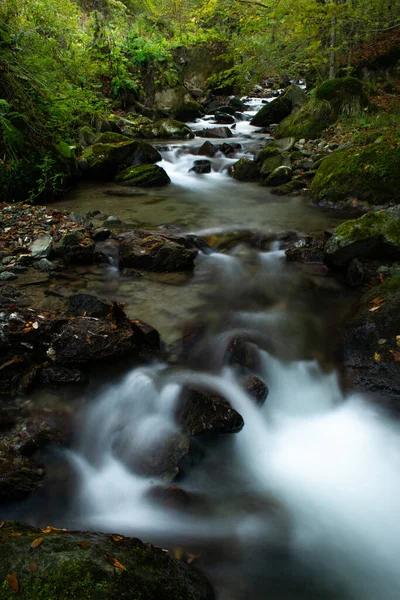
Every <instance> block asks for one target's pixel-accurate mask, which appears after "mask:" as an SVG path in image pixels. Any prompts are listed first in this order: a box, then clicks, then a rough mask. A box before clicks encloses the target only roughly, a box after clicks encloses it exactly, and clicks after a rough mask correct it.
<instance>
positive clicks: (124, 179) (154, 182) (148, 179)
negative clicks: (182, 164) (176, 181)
mask: <svg viewBox="0 0 400 600" xmlns="http://www.w3.org/2000/svg"><path fill="white" fill-rule="evenodd" d="M115 181H116V183H119V184H120V185H128V186H139V187H150V186H159V185H167V184H168V183H170V182H171V180H170V178H169V176H168V175H167V173H166V172H165V170H164V169H163V168H162V167H159V166H158V165H134V166H133V167H129V168H128V169H125V170H124V171H121V173H119V174H118V175H117V176H116V178H115Z"/></svg>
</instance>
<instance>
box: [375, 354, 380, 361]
mask: <svg viewBox="0 0 400 600" xmlns="http://www.w3.org/2000/svg"><path fill="white" fill-rule="evenodd" d="M380 360H381V355H380V354H379V352H375V354H374V361H375V362H380Z"/></svg>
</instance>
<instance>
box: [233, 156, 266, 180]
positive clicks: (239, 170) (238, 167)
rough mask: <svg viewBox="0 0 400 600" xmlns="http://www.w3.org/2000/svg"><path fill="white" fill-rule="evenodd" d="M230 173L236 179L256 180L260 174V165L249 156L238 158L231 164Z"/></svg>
mask: <svg viewBox="0 0 400 600" xmlns="http://www.w3.org/2000/svg"><path fill="white" fill-rule="evenodd" d="M231 175H232V177H233V178H234V179H237V180H238V181H257V179H258V178H259V175H260V165H259V164H257V163H256V162H255V161H254V160H250V159H249V158H240V159H239V160H238V161H237V162H235V164H234V165H233V166H232V170H231Z"/></svg>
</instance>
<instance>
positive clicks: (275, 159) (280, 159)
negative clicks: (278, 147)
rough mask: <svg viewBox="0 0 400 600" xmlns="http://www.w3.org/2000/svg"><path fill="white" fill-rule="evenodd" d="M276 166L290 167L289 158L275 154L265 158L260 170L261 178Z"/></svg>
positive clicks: (269, 173) (265, 177)
mask: <svg viewBox="0 0 400 600" xmlns="http://www.w3.org/2000/svg"><path fill="white" fill-rule="evenodd" d="M278 167H290V158H288V157H286V156H283V155H282V154H277V155H276V156H271V157H270V158H267V159H265V160H264V162H263V164H262V167H261V170H260V175H261V178H262V179H264V180H265V179H267V178H268V177H269V176H270V175H271V173H272V172H273V171H275V169H277V168H278Z"/></svg>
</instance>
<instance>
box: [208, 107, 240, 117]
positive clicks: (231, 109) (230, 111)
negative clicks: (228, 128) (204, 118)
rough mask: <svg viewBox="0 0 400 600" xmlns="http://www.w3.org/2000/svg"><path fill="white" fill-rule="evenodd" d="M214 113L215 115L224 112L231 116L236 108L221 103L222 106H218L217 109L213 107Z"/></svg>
mask: <svg viewBox="0 0 400 600" xmlns="http://www.w3.org/2000/svg"><path fill="white" fill-rule="evenodd" d="M213 112H214V114H215V115H217V114H219V113H225V114H227V115H230V116H231V117H233V115H234V114H235V112H236V110H235V108H234V107H233V106H228V105H225V104H223V105H222V106H218V108H217V109H215V110H214V111H213Z"/></svg>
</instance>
